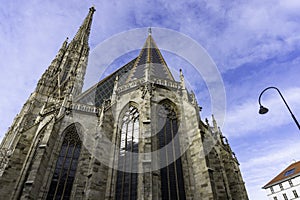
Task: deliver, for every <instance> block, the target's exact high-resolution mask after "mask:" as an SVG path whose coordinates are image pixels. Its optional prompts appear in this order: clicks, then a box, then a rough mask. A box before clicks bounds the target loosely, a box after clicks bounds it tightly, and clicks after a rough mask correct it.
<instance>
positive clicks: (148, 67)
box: [126, 28, 175, 82]
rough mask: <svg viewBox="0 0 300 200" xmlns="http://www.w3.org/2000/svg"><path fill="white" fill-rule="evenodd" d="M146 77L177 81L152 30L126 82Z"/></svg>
mask: <svg viewBox="0 0 300 200" xmlns="http://www.w3.org/2000/svg"><path fill="white" fill-rule="evenodd" d="M147 71H148V72H147ZM145 75H146V76H149V78H150V79H151V77H156V78H160V79H167V80H171V81H175V79H174V77H173V76H172V74H171V72H170V69H169V68H168V66H167V64H166V62H165V60H164V58H163V56H162V54H161V52H160V50H159V49H158V47H157V45H156V43H155V41H154V39H153V37H152V32H151V28H149V35H148V37H147V40H146V42H145V44H144V46H143V48H142V50H141V51H140V53H139V56H138V57H137V60H136V62H135V63H134V66H133V69H132V70H131V73H130V74H129V76H128V78H127V81H126V82H130V81H132V80H135V79H139V78H142V77H144V76H145Z"/></svg>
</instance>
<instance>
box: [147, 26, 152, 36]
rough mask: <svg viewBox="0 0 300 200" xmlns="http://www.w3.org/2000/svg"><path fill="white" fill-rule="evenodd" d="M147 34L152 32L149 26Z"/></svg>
mask: <svg viewBox="0 0 300 200" xmlns="http://www.w3.org/2000/svg"><path fill="white" fill-rule="evenodd" d="M148 34H149V35H151V34H152V30H151V27H149V28H148Z"/></svg>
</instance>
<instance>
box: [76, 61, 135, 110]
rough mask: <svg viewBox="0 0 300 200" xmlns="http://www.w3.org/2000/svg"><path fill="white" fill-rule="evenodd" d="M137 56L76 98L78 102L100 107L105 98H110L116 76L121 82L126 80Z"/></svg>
mask: <svg viewBox="0 0 300 200" xmlns="http://www.w3.org/2000/svg"><path fill="white" fill-rule="evenodd" d="M135 61H136V58H135V59H133V60H131V61H130V62H129V63H127V64H126V65H124V66H123V67H121V68H120V69H118V70H117V71H115V72H113V73H112V74H110V75H109V76H107V77H106V78H104V79H103V80H101V81H100V82H98V83H97V84H95V85H94V86H93V87H91V88H90V89H88V90H87V91H85V92H84V93H82V94H81V95H79V96H78V97H77V98H76V100H75V101H76V102H78V103H82V104H88V105H95V106H97V107H99V106H100V105H101V104H102V103H103V101H104V100H106V99H110V97H111V95H112V92H113V88H114V83H115V80H116V77H117V76H119V83H120V84H121V82H124V80H125V79H126V77H127V76H128V74H129V72H130V70H131V69H132V67H133V65H134V63H135Z"/></svg>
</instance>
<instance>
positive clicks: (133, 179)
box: [116, 106, 139, 200]
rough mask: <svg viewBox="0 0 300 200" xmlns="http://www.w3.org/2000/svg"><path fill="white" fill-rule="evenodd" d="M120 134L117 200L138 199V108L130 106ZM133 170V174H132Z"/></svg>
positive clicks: (124, 117)
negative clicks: (135, 154)
mask: <svg viewBox="0 0 300 200" xmlns="http://www.w3.org/2000/svg"><path fill="white" fill-rule="evenodd" d="M119 134H120V144H119V150H120V151H119V156H118V169H119V170H118V171H117V182H116V199H122V200H123V199H131V200H133V199H137V178H138V176H137V175H138V174H137V173H136V172H137V171H138V170H137V169H138V158H137V156H134V155H133V154H132V152H133V153H138V137H139V112H138V110H137V108H135V107H133V106H129V109H128V110H127V111H126V112H125V114H124V116H123V118H122V122H121V128H120V131H119ZM131 170H132V173H131V172H130V171H131Z"/></svg>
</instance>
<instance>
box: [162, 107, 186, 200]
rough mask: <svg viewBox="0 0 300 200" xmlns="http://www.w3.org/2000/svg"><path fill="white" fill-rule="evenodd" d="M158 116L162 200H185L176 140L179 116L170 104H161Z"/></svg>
mask: <svg viewBox="0 0 300 200" xmlns="http://www.w3.org/2000/svg"><path fill="white" fill-rule="evenodd" d="M157 115H158V117H157V123H158V127H159V129H160V130H158V131H159V132H158V141H159V142H158V143H159V148H160V164H161V169H160V175H161V195H162V199H165V200H171V199H178V200H179V199H180V200H183V199H185V190H184V179H183V172H182V164H181V158H180V155H181V153H180V144H179V139H178V137H176V139H175V138H174V137H175V136H176V134H177V132H178V120H177V115H176V112H175V109H174V107H173V106H172V105H171V104H170V103H168V102H163V103H162V104H160V106H159V110H158V113H157ZM164 147H165V148H164ZM176 158H178V159H176ZM169 163H170V164H169ZM166 165H167V166H166Z"/></svg>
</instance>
